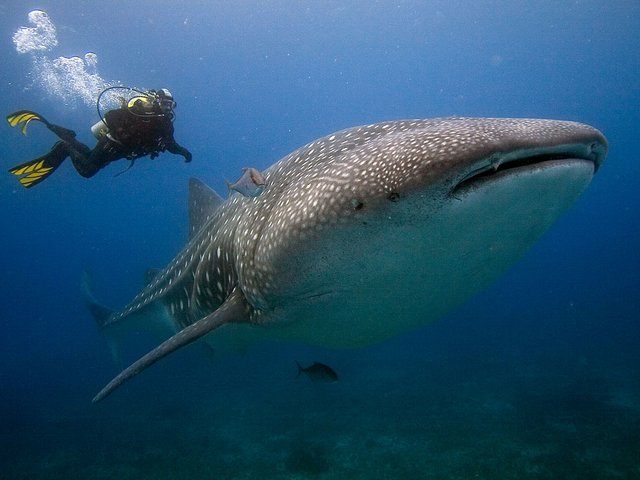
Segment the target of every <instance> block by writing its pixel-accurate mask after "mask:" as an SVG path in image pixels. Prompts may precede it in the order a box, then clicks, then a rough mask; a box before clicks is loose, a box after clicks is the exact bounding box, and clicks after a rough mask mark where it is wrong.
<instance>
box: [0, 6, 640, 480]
mask: <svg viewBox="0 0 640 480" xmlns="http://www.w3.org/2000/svg"><path fill="white" fill-rule="evenodd" d="M67 3H69V2H66V3H65V5H62V3H61V2H53V1H43V2H39V3H37V4H35V3H33V2H15V1H11V2H5V3H4V4H3V5H1V6H0V38H3V39H4V41H3V42H1V43H0V52H1V53H0V59H1V60H2V64H3V68H2V69H1V70H0V82H1V85H2V91H3V93H4V94H3V95H2V97H1V98H0V111H3V112H6V114H8V113H10V112H12V111H15V110H18V109H27V108H28V109H33V110H36V111H38V112H41V113H42V114H43V115H45V116H46V117H47V118H49V119H50V120H52V121H53V120H55V121H56V123H59V124H62V125H65V126H67V127H69V128H73V129H75V130H76V131H77V132H79V137H80V138H81V139H82V140H83V141H86V142H88V143H91V142H92V137H91V134H90V132H89V126H90V125H92V124H93V123H95V122H96V121H97V120H98V116H97V113H96V110H95V107H94V106H93V105H91V102H85V101H84V100H83V97H82V94H83V92H84V91H85V90H83V87H82V85H80V86H79V87H77V86H74V85H73V83H72V82H71V80H73V79H76V80H77V78H78V75H80V76H82V75H88V76H89V78H92V79H94V80H96V79H99V80H100V81H103V82H105V84H115V83H120V84H123V85H131V86H136V87H139V88H145V89H148V88H162V87H167V88H169V89H170V90H171V91H172V92H173V93H174V95H175V97H176V100H177V102H178V107H177V110H176V114H177V118H176V121H175V127H176V139H177V140H178V141H179V142H180V143H181V144H183V145H185V146H187V147H188V148H189V149H190V150H191V151H192V153H193V155H194V159H193V162H192V163H190V164H185V163H183V162H182V159H181V157H175V156H172V155H169V154H164V155H161V156H160V157H159V158H157V159H155V160H148V159H143V160H139V161H138V162H136V165H135V166H134V167H133V168H132V169H131V170H130V171H128V172H127V173H125V174H123V175H119V176H117V177H116V176H115V175H116V174H117V173H119V172H121V171H122V170H124V168H126V166H127V164H126V162H118V163H116V164H113V165H111V166H109V167H108V168H106V169H105V170H103V171H101V172H100V173H99V174H98V175H97V176H95V177H94V178H92V179H89V180H86V179H83V178H81V177H79V176H78V174H77V173H76V172H75V170H74V169H73V167H72V165H71V164H70V162H67V163H66V164H64V165H63V166H62V167H61V168H60V169H59V170H58V171H56V173H55V174H54V175H53V176H52V177H51V178H50V179H48V180H46V181H45V182H43V183H42V184H41V185H38V186H37V187H34V188H33V189H30V190H26V189H23V188H22V187H21V186H20V185H19V184H18V183H17V181H16V179H15V178H14V177H13V176H12V175H9V174H8V173H6V174H2V175H0V196H1V197H2V198H1V201H0V205H2V207H1V208H2V210H1V222H2V225H3V227H2V247H3V248H2V249H1V252H2V266H3V268H2V270H1V275H2V297H1V299H2V301H1V303H0V305H2V307H3V308H2V312H3V313H2V316H1V318H2V329H3V335H1V336H0V356H1V357H0V359H1V360H0V446H1V449H0V478H7V479H19V478H25V479H26V478H28V479H39V478H42V479H45V478H46V479H55V478H66V479H68V478H78V479H86V478H95V479H99V478H123V479H128V478H136V479H141V478H145V479H146V478H149V479H151V478H153V479H161V478H172V479H175V478H216V479H217V478H220V479H226V478H229V479H231V478H237V479H240V478H242V479H248V478H261V479H262V478H276V479H278V478H282V479H285V478H286V479H292V478H323V479H325V478H326V479H330V478H331V479H332V478H362V479H365V478H366V479H369V478H374V479H382V478H385V479H395V478H428V479H458V478H460V479H466V478H483V479H502V478H504V479H512V478H519V479H520V478H532V479H533V478H536V479H539V478H544V479H551V478H580V479H587V478H598V479H603V478H626V479H632V478H640V348H639V347H640V327H639V326H638V313H637V312H638V311H640V295H639V287H638V286H639V285H640V274H639V273H638V270H639V267H640V257H639V255H638V246H639V245H640V215H639V214H638V210H637V205H638V204H639V195H638V192H637V185H638V184H639V181H640V162H638V158H637V156H638V155H637V148H636V145H635V143H634V142H635V141H637V139H638V138H639V137H640V135H639V133H640V132H639V131H638V125H640V109H639V105H640V73H639V72H640V46H639V44H640V42H639V41H640V34H639V32H640V4H638V3H637V2H635V1H619V2H608V3H605V2H598V1H575V2H550V1H543V0H539V1H533V2H524V1H507V0H504V1H498V0H497V1H489V0H482V1H473V2H472V1H459V2H448V1H446V2H445V1H428V2H427V1H424V2H422V1H409V0H407V1H377V2H373V1H367V2H365V1H351V2H344V1H342V2H338V1H323V2H302V1H247V2H223V1H215V2H211V1H190V2H180V4H177V3H176V2H168V1H164V0H162V1H148V0H147V1H140V2H135V3H131V4H130V3H124V2H97V1H93V0H87V1H83V2H75V5H73V6H71V5H67ZM36 8H37V9H41V10H44V11H46V12H47V13H48V15H49V18H50V20H51V22H52V23H53V24H54V25H55V27H56V38H57V45H55V46H51V47H49V48H48V49H46V50H42V51H38V52H36V53H33V52H31V53H18V51H17V50H16V48H15V45H14V43H13V42H12V38H13V35H14V33H15V32H16V31H18V29H19V28H21V27H25V26H26V27H33V25H31V24H29V22H28V19H27V14H28V13H29V12H30V11H32V10H34V9H36ZM87 52H93V53H95V54H96V55H97V58H98V63H97V65H96V66H95V69H96V70H93V68H94V67H92V66H91V65H86V67H87V70H86V71H85V70H83V71H82V72H80V73H78V72H75V73H73V74H68V73H67V74H65V73H64V72H62V73H61V71H60V70H55V69H54V70H53V71H52V72H51V75H50V76H44V75H42V68H43V66H46V65H51V64H52V62H54V60H56V59H59V58H60V57H72V56H79V57H83V56H84V55H85V53H87ZM91 75H93V77H91ZM83 78H85V77H83ZM56 82H58V83H56ZM56 85H62V87H58V89H56V88H54V87H55V86H56ZM449 115H460V116H505V117H540V118H557V119H569V120H577V121H581V122H585V123H589V124H591V125H594V126H595V127H597V128H599V129H600V130H602V131H603V132H604V133H605V135H606V136H607V137H608V139H609V142H610V152H609V157H608V160H607V162H606V163H605V165H604V166H603V168H602V169H601V171H600V172H599V173H598V175H597V176H596V177H595V179H594V181H593V183H592V185H591V186H590V188H589V189H588V190H587V191H586V192H585V194H584V195H583V196H582V197H581V198H580V199H579V201H578V202H577V203H576V205H575V206H574V207H573V208H572V209H571V210H570V211H569V212H568V213H567V214H566V215H565V216H564V217H563V218H562V219H561V220H560V221H559V222H558V223H557V224H556V225H555V226H554V227H553V228H552V229H551V230H550V231H549V232H548V233H547V234H546V235H545V236H544V237H543V238H542V239H541V241H540V242H539V243H538V244H537V245H536V246H535V247H534V248H533V249H532V250H531V251H530V252H529V253H528V254H527V255H526V256H525V257H524V258H523V259H522V260H521V261H520V262H519V263H518V264H516V265H515V266H514V267H513V268H512V269H511V270H510V271H509V272H508V273H507V274H506V275H505V276H504V277H503V278H501V279H500V280H499V281H498V282H497V283H495V284H494V285H493V286H491V287H490V288H488V289H486V290H485V291H483V292H481V293H480V294H479V295H477V296H476V297H474V298H473V299H471V300H470V301H469V302H467V303H466V304H465V305H463V306H461V307H460V308H458V309H457V310H455V311H454V312H452V313H451V314H449V315H448V316H446V317H445V318H443V319H441V320H440V321H438V322H436V323H434V324H431V325H427V326H425V327H424V328H422V329H420V330H419V331H417V332H413V333H411V334H407V335H403V336H400V337H397V338H394V339H391V340H389V341H387V342H385V343H383V344H381V345H378V346H374V347H370V348H365V349H360V350H346V351H333V350H325V349H320V348H316V347H311V346H305V345H282V344H263V345H258V346H256V347H253V348H251V349H250V350H249V351H247V352H246V353H245V354H238V355H228V356H220V357H216V358H211V355H210V354H208V353H207V352H206V351H204V350H202V349H199V348H197V346H194V347H190V348H187V349H185V350H184V351H180V352H177V353H176V354H174V355H172V356H171V357H170V358H169V359H167V360H165V361H163V362H161V363H160V364H158V365H157V366H155V367H154V368H152V369H150V370H148V371H146V372H145V373H144V374H143V375H141V376H140V377H139V378H136V380H135V381H132V382H131V383H130V384H127V386H126V388H123V389H121V391H118V392H117V394H114V395H113V397H110V398H109V399H108V401H105V402H103V403H100V404H98V405H92V404H91V402H90V400H91V398H92V396H93V395H94V394H95V393H96V392H97V391H98V390H99V389H100V388H101V387H102V386H103V385H104V383H105V382H106V381H108V380H109V379H110V378H111V377H112V376H113V375H114V374H115V373H116V372H117V370H118V369H117V367H116V366H115V365H114V364H113V362H112V359H111V357H110V354H109V351H108V348H107V346H106V344H105V342H104V341H103V339H102V338H101V337H100V335H99V332H98V331H97V329H96V326H95V324H94V323H93V321H92V319H91V317H90V315H89V313H88V312H87V311H86V309H85V307H84V303H83V300H82V297H81V295H80V289H79V283H80V275H81V272H82V271H83V270H84V269H86V268H89V269H91V271H93V272H94V274H95V283H96V285H95V287H96V292H97V295H98V296H99V297H100V299H101V300H102V301H104V303H106V304H108V305H113V306H114V307H118V306H122V305H124V304H125V303H126V302H128V301H129V300H130V299H131V298H132V297H133V296H134V295H135V294H136V293H137V291H138V290H139V289H140V287H141V285H142V281H143V280H142V278H143V274H144V272H145V270H146V269H147V268H149V267H151V266H155V267H159V266H163V265H165V264H166V263H167V262H169V261H170V260H171V259H172V258H173V256H174V255H175V254H176V253H177V252H178V251H179V249H180V248H181V247H182V245H183V244H184V241H185V238H186V236H187V215H186V195H187V182H188V179H189V177H191V176H197V177H199V178H201V179H203V180H204V181H206V182H207V183H208V184H210V185H211V186H212V187H214V188H215V189H217V190H218V191H220V192H223V191H224V189H225V188H226V187H225V184H224V179H225V178H227V179H235V178H237V177H238V176H239V172H240V169H241V168H242V167H245V166H249V165H250V166H254V167H256V168H259V169H264V168H266V167H267V166H268V165H270V164H271V163H273V162H275V161H276V160H278V159H279V158H280V157H282V156H284V155H286V154H287V153H289V152H290V151H292V150H294V149H295V148H297V147H299V146H301V145H303V144H305V143H307V142H309V141H311V140H313V139H315V138H317V137H320V136H323V135H325V134H329V133H331V132H333V131H337V130H339V129H342V128H346V127H349V126H354V125H359V124H365V123H372V122H376V121H382V120H390V119H400V118H419V117H436V116H449ZM53 141H54V139H53V137H52V135H51V134H50V133H49V132H47V131H46V130H45V129H43V128H41V127H40V126H39V125H30V127H29V133H28V135H27V136H26V137H22V136H21V135H20V134H19V133H18V132H17V131H16V129H11V128H9V126H7V125H5V126H4V127H3V128H0V151H1V155H0V158H2V162H3V165H4V168H5V170H6V169H8V168H10V167H11V166H13V165H15V164H17V163H20V162H23V161H25V160H28V159H31V158H34V157H36V156H38V155H41V154H42V153H43V152H45V151H47V149H48V148H49V147H50V146H51V144H52V143H53ZM133 343H134V344H135V345H133V347H134V350H135V351H136V352H137V353H138V354H139V353H141V352H143V351H145V349H146V348H148V347H150V346H152V345H153V344H154V343H155V339H148V338H140V339H139V340H134V341H133ZM132 358H135V354H133V353H132ZM295 360H298V361H300V362H301V363H303V364H307V363H311V362H312V361H315V360H317V361H322V362H323V363H327V364H328V365H331V366H332V367H333V368H334V369H335V370H336V371H337V372H338V374H339V375H340V381H339V382H337V383H335V384H315V383H310V382H305V381H302V380H305V379H298V380H296V379H295V375H296V372H297V368H296V365H295Z"/></svg>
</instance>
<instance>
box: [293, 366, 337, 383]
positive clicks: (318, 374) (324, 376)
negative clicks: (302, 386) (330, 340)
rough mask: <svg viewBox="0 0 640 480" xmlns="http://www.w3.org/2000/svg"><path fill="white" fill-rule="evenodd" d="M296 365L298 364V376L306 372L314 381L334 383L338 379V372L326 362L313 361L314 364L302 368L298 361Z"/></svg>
mask: <svg viewBox="0 0 640 480" xmlns="http://www.w3.org/2000/svg"><path fill="white" fill-rule="evenodd" d="M296 365H298V375H296V378H298V377H299V376H300V374H302V373H304V374H305V375H306V376H307V377H309V380H311V381H312V382H323V383H333V382H337V381H338V374H337V373H336V372H334V371H333V369H332V368H331V367H329V366H328V365H325V364H324V363H319V362H313V364H312V365H311V366H310V367H307V368H302V366H301V365H300V364H299V363H298V362H296Z"/></svg>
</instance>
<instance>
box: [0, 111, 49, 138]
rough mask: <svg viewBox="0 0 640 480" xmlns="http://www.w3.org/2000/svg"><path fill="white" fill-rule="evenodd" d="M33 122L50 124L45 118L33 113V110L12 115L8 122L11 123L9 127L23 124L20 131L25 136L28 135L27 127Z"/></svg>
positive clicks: (8, 116) (9, 116)
mask: <svg viewBox="0 0 640 480" xmlns="http://www.w3.org/2000/svg"><path fill="white" fill-rule="evenodd" d="M33 120H37V121H39V122H42V123H44V124H45V125H48V124H49V122H48V121H47V120H45V118H44V117H42V116H41V115H39V114H37V113H36V112H32V111H31V110H18V111H17V112H13V113H12V114H10V115H7V122H9V125H11V126H12V127H17V126H18V125H21V124H22V127H21V128H20V131H21V132H22V134H23V135H26V134H27V125H29V122H31V121H33Z"/></svg>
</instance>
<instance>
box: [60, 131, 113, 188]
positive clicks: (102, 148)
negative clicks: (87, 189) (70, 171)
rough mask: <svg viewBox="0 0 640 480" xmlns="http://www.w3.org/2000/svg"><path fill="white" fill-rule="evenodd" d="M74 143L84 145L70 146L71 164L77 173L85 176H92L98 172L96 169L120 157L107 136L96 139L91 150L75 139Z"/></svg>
mask: <svg viewBox="0 0 640 480" xmlns="http://www.w3.org/2000/svg"><path fill="white" fill-rule="evenodd" d="M74 144H79V145H80V146H81V147H84V148H77V149H76V148H70V149H69V153H70V155H71V160H72V161H73V166H74V167H76V170H77V171H78V173H79V174H80V175H82V176H83V177H85V178H90V177H93V176H94V175H95V174H96V173H98V170H100V169H101V168H103V167H105V166H106V165H107V164H109V163H110V162H112V161H114V160H117V159H118V158H121V157H122V155H120V154H119V153H118V151H117V150H118V149H117V148H116V146H115V145H114V144H113V142H111V141H110V140H108V139H107V138H101V139H100V140H98V143H97V144H96V146H95V147H94V148H93V150H90V149H89V148H88V147H87V146H86V145H84V144H82V143H80V142H78V141H77V140H76V141H75V142H74Z"/></svg>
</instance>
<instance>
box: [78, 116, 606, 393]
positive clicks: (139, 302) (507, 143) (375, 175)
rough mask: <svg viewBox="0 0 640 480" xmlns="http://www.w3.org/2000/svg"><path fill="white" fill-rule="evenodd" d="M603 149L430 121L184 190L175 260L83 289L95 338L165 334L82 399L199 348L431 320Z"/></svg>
mask: <svg viewBox="0 0 640 480" xmlns="http://www.w3.org/2000/svg"><path fill="white" fill-rule="evenodd" d="M606 154H607V141H606V139H605V137H604V136H603V134H602V133H600V132H599V131H598V130H597V129H595V128H593V127H591V126H588V125H585V124H581V123H575V122H569V121H558V120H541V119H509V118H458V117H454V118H435V119H421V120H402V121H389V122H383V123H375V124H371V125H365V126H359V127H354V128H348V129H346V130H342V131H340V132H337V133H333V134H331V135H328V136H325V137H323V138H320V139H318V140H315V141H313V142H311V143H309V144H308V145H306V146H304V147H302V148H300V149H298V150H296V151H294V152H292V153H290V154H289V155H287V156H285V157H284V158H282V159H281V160H279V161H277V162H276V163H274V164H273V165H272V166H270V167H269V168H267V169H266V170H264V172H262V175H263V179H264V186H263V190H262V191H261V192H260V193H259V194H258V195H255V196H246V195H242V194H240V193H235V192H232V193H231V195H230V196H229V197H228V198H227V199H226V200H223V199H222V198H221V197H220V196H219V195H218V194H216V193H215V192H214V191H213V190H211V189H210V188H209V187H208V186H206V185H205V184H204V183H203V182H201V181H200V180H197V179H191V180H190V185H189V222H190V227H189V240H188V242H187V244H186V246H185V247H184V249H183V250H182V251H180V252H179V253H178V255H177V256H176V257H175V258H174V259H173V260H172V261H171V262H170V263H169V264H168V265H167V266H166V267H165V268H164V269H162V270H160V271H157V272H154V274H153V275H150V276H149V278H148V282H147V284H146V286H145V287H144V288H143V289H142V290H141V291H140V293H138V294H137V295H136V296H135V297H134V298H133V300H132V301H131V302H130V303H129V304H128V305H127V306H125V307H124V308H123V309H122V310H120V311H112V310H110V309H108V308H107V307H105V306H103V305H101V304H100V303H99V302H98V301H96V299H95V297H94V296H93V294H92V292H91V291H90V289H89V288H88V287H85V289H84V291H85V294H86V298H87V301H88V306H89V308H90V310H91V312H92V313H93V316H94V317H95V319H96V321H97V323H98V325H99V327H100V329H101V330H102V331H103V332H104V333H105V334H106V336H107V338H108V339H109V338H111V339H117V338H118V337H119V336H121V335H124V334H126V332H127V331H130V329H131V328H135V329H147V330H150V331H153V332H158V333H159V334H160V335H162V336H163V337H162V338H163V339H165V340H164V341H163V342H162V343H160V344H159V345H158V346H157V347H156V348H154V349H153V350H151V351H150V352H148V353H147V354H146V355H144V356H142V357H141V358H140V359H139V360H137V361H135V362H134V363H133V364H132V365H131V366H129V367H128V368H126V369H124V370H122V372H121V373H120V374H119V375H117V376H116V377H115V378H114V379H113V380H111V382H109V383H108V384H107V385H106V386H105V387H104V388H103V389H102V390H101V391H100V392H99V393H98V394H97V395H96V396H95V397H94V399H93V401H94V402H98V401H100V400H102V399H104V398H105V397H106V396H107V395H109V394H111V393H112V392H113V391H114V390H115V389H116V388H118V387H119V386H120V385H122V384H123V383H124V382H125V381H127V380H129V379H131V378H132V377H133V376H135V375H136V374H138V373H139V372H141V371H142V370H144V369H145V368H147V367H149V366H150V365H152V364H154V363H155V362H157V361H158V360H160V359H161V358H163V357H165V356H167V355H169V354H170V353H171V352H174V351H175V350H177V349H179V348H181V347H183V346H185V345H188V344H190V343H192V342H195V341H196V340H199V339H202V340H203V341H204V342H206V343H207V344H209V345H210V346H211V347H212V348H214V349H216V350H221V351H223V350H227V349H234V348H242V347H244V346H247V345H250V344H251V343H253V342H256V341H262V340H274V341H294V342H305V343H308V344H313V345H320V346H324V347H331V348H356V347H361V346H366V345H370V344H373V343H376V342H381V341H383V340H385V339H388V338H390V337H392V336H394V335H397V334H399V333H402V332H408V331H412V330H415V329H417V328H419V327H421V326H422V325H424V324H426V323H428V322H432V321H434V320H436V319H438V318H440V317H442V316H443V315H444V314H445V313H447V312H448V311H450V310H451V309H453V308H454V307H456V306H458V305H460V304H461V303H463V302H464V301H465V300H467V299H468V298H469V297H471V296H472V295H474V294H476V293H478V292H479V291H480V290H482V289H483V288H485V287H487V286H488V285H489V284H491V283H492V282H493V281H495V280H496V279H497V278H498V277H500V275H502V274H503V273H504V272H505V271H506V270H507V269H508V268H509V267H510V266H511V265H513V264H514V263H515V262H516V261H517V260H518V259H519V258H520V257H521V256H522V255H523V254H524V253H525V252H526V251H527V250H528V249H529V248H530V247H531V246H532V245H533V244H534V243H535V242H536V241H537V240H538V239H539V238H540V236H541V235H542V234H543V233H544V232H545V231H546V230H547V229H548V228H549V227H550V226H551V225H552V224H553V223H554V222H555V221H556V220H557V219H558V218H559V217H560V216H561V215H562V214H563V213H564V212H565V211H566V210H567V209H568V208H569V207H570V206H571V204H573V203H574V201H575V200H576V199H577V198H578V196H579V195H580V194H581V193H582V192H583V191H584V190H585V188H586V187H587V186H588V185H589V183H590V182H591V180H592V178H593V176H594V174H595V173H596V172H597V171H598V169H599V168H600V166H601V165H602V163H603V161H604V160H605V157H606ZM87 284H88V282H87ZM110 342H111V345H112V350H113V351H114V353H116V354H117V346H116V345H117V341H115V340H113V341H110Z"/></svg>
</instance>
